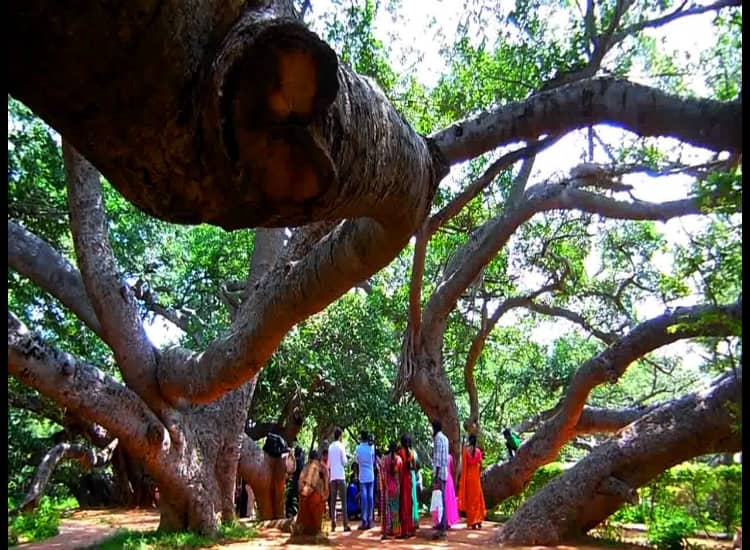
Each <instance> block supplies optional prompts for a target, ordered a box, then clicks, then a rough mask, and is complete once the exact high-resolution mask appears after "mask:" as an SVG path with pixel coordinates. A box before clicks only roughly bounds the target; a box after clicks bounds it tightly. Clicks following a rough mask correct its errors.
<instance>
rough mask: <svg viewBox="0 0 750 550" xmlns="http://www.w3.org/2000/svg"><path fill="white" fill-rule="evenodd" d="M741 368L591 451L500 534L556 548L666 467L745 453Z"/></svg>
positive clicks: (512, 540)
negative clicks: (716, 455)
mask: <svg viewBox="0 0 750 550" xmlns="http://www.w3.org/2000/svg"><path fill="white" fill-rule="evenodd" d="M741 410H742V371H741V370H739V371H738V372H737V375H736V376H735V375H734V374H733V373H728V374H726V375H724V376H723V377H722V378H721V379H720V380H718V381H717V382H716V383H714V384H713V385H712V386H711V387H710V388H709V389H708V390H705V391H702V392H697V393H693V394H690V395H686V396H685V397H683V398H681V399H677V400H675V401H672V402H669V403H667V404H665V405H663V406H661V407H658V408H657V409H655V410H654V411H652V412H650V413H649V414H647V415H644V416H643V417H642V418H640V419H639V420H637V421H636V422H634V423H632V424H630V425H629V426H627V427H626V428H625V429H623V430H622V431H621V432H620V433H619V435H618V436H617V437H616V438H615V439H612V440H610V441H608V442H607V443H604V444H603V445H599V446H598V447H596V448H595V449H594V450H593V451H592V452H591V454H589V455H588V456H587V457H586V458H584V459H583V460H581V461H580V462H579V463H578V464H576V465H575V466H574V467H573V468H571V469H569V470H567V471H566V472H564V473H563V474H561V475H560V476H559V477H557V478H555V479H554V480H552V481H551V482H549V483H548V484H547V485H545V486H544V488H542V489H541V490H539V491H538V492H537V493H535V494H534V495H533V496H532V497H531V498H529V499H528V500H527V501H526V502H524V503H523V504H522V505H521V507H520V508H519V509H518V510H517V511H516V513H515V514H514V516H513V517H512V518H511V519H510V521H508V522H507V523H506V524H505V525H504V526H503V527H502V528H501V529H500V531H499V533H498V537H497V540H498V541H499V542H502V543H503V544H511V545H545V546H553V545H557V544H561V543H562V542H563V541H564V540H566V539H570V538H571V537H575V536H577V535H581V534H583V533H585V532H587V531H588V530H590V529H592V528H593V527H595V526H596V525H598V524H599V523H601V522H602V521H603V520H604V519H606V518H607V517H608V516H609V515H611V514H612V513H613V512H614V511H616V510H617V509H618V508H619V507H620V506H622V505H623V504H624V503H626V502H631V503H632V502H635V501H637V498H638V496H637V492H636V490H637V489H638V488H639V487H642V486H643V485H645V484H647V483H649V482H650V481H651V480H652V479H654V478H655V477H657V476H658V475H659V474H661V473H662V472H663V471H664V470H666V469H667V468H670V467H672V466H674V465H676V464H679V463H681V462H684V461H685V460H689V459H691V458H693V457H696V456H700V455H703V454H707V453H717V452H737V451H739V450H740V449H741V448H742V433H741V430H740V422H741V416H740V412H739V411H741Z"/></svg>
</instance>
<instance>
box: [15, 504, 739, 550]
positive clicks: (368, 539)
mask: <svg viewBox="0 0 750 550" xmlns="http://www.w3.org/2000/svg"><path fill="white" fill-rule="evenodd" d="M242 521H243V522H247V523H248V524H250V523H251V522H249V521H248V520H242ZM429 522H430V520H429V518H423V519H422V522H421V526H420V529H419V530H418V531H417V536H416V537H414V538H411V539H407V540H398V539H395V540H394V539H389V540H385V541H381V540H380V529H379V528H376V529H371V530H369V531H358V530H357V529H353V530H352V531H350V532H348V533H344V532H343V531H341V528H340V527H339V529H337V530H336V531H334V532H333V533H329V534H328V542H327V544H318V545H312V544H291V543H290V542H289V538H290V535H289V534H288V533H284V532H282V531H280V530H279V529H274V528H262V529H259V530H258V536H257V537H256V538H255V539H253V540H251V541H247V542H238V543H233V544H224V545H216V546H213V547H212V548H214V549H231V550H241V549H258V548H284V549H288V550H297V549H302V548H307V549H310V548H321V547H322V548H329V547H330V548H347V549H350V550H364V549H367V548H373V547H380V546H382V547H384V548H389V549H392V550H406V549H409V550H428V549H433V548H435V549H436V548H457V549H469V548H475V547H477V546H483V545H487V544H489V543H491V541H492V536H493V534H494V531H495V529H496V528H497V527H499V526H500V525H501V524H499V523H493V522H485V523H483V525H482V529H481V530H480V531H474V530H471V529H467V528H466V524H465V523H459V524H457V525H455V526H454V527H453V528H452V529H450V530H449V531H448V536H447V539H444V540H440V541H435V540H431V538H430V535H431V534H432V528H431V527H430V525H429ZM158 525H159V513H158V511H156V510H127V509H111V508H110V509H104V510H77V511H75V512H73V514H72V515H71V517H69V518H65V519H63V520H62V523H61V525H60V534H59V535H57V536H55V537H53V538H50V539H47V540H45V541H42V542H37V543H31V544H21V545H19V546H17V547H16V548H18V549H19V550H42V549H44V550H74V549H76V548H84V547H87V546H91V545H93V544H96V543H97V542H98V541H100V540H102V539H104V538H106V537H108V536H110V535H112V534H114V533H115V532H116V531H117V530H118V529H133V530H139V531H150V530H153V529H156V527H157V526H158ZM639 542H640V541H639ZM722 546H723V545H722ZM629 547H630V548H640V549H642V548H644V547H643V546H636V545H632V546H629ZM729 547H731V543H729ZM504 548H505V549H508V550H510V547H504ZM531 548H533V549H536V550H538V549H541V548H542V547H531ZM544 548H545V550H551V548H557V549H559V550H604V549H605V548H607V547H606V546H604V545H603V544H602V545H598V544H595V543H592V544H591V545H575V546H557V547H544ZM621 548H628V545H623V546H622V547H621ZM526 550H528V547H527V549H526Z"/></svg>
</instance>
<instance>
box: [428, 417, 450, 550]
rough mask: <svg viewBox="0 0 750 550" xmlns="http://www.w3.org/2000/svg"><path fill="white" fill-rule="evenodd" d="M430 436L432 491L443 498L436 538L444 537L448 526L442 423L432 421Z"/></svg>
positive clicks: (444, 447)
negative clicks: (434, 490)
mask: <svg viewBox="0 0 750 550" xmlns="http://www.w3.org/2000/svg"><path fill="white" fill-rule="evenodd" d="M432 435H433V437H434V440H433V442H434V445H435V447H434V450H433V454H432V466H433V471H432V479H433V487H432V488H433V489H440V491H441V492H442V494H441V496H442V497H443V513H442V516H441V517H440V521H439V522H438V524H437V533H436V535H437V538H444V537H445V530H446V529H447V528H448V524H447V522H446V518H445V483H446V480H447V477H448V452H449V451H448V438H447V437H446V436H445V434H444V433H443V423H442V422H440V420H438V419H435V420H433V421H432Z"/></svg>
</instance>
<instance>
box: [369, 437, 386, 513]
mask: <svg viewBox="0 0 750 550" xmlns="http://www.w3.org/2000/svg"><path fill="white" fill-rule="evenodd" d="M370 437H372V436H370ZM373 447H375V467H374V470H375V490H374V491H373V500H374V501H375V508H376V510H377V512H378V522H381V521H382V519H383V499H382V494H383V491H382V490H381V488H380V487H381V485H382V477H381V475H380V461H381V460H383V453H382V452H381V451H380V449H379V448H378V447H376V446H375V445H374V442H373ZM372 517H373V521H374V520H375V514H374V513H373V515H372Z"/></svg>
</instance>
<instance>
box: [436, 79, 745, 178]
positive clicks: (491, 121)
mask: <svg viewBox="0 0 750 550" xmlns="http://www.w3.org/2000/svg"><path fill="white" fill-rule="evenodd" d="M741 113H742V101H734V102H729V103H726V102H720V101H713V100H709V99H682V98H679V97H677V96H674V95H670V94H667V93H664V92H662V91H659V90H656V89H654V88H649V87H647V86H641V85H639V84H634V83H632V82H627V81H625V80H620V79H616V78H593V79H589V80H583V81H581V82H576V83H573V84H569V85H567V86H563V87H561V88H556V89H554V90H550V91H547V92H542V93H538V94H535V95H533V96H531V97H530V98H529V99H527V100H525V101H519V102H515V103H510V104H508V105H503V106H500V107H497V108H495V109H493V110H491V111H485V112H483V113H480V114H478V115H476V116H475V117H473V118H470V119H467V120H463V121H460V122H456V123H455V124H453V125H451V126H450V127H448V128H446V129H444V130H440V131H439V132H436V133H435V134H433V135H432V136H431V137H432V138H433V139H434V140H435V143H436V144H437V146H438V147H439V148H440V150H441V151H442V152H443V154H444V155H445V157H446V158H447V159H448V160H449V161H450V162H451V164H453V163H455V162H460V161H462V160H467V159H470V158H473V157H475V156H477V155H478V154H480V153H483V152H484V151H488V150H490V149H492V148H494V147H497V146H498V145H501V144H503V143H509V142H512V141H517V140H521V139H536V138H537V136H540V135H543V134H552V133H557V132H559V131H561V130H564V131H569V130H572V129H574V128H583V127H586V126H591V125H593V124H598V123H610V124H613V125H616V126H620V127H622V128H625V129H627V130H631V131H633V132H636V133H637V134H639V135H641V136H656V135H659V136H672V137H676V138H678V139H680V140H683V141H686V142H688V143H692V144H693V145H697V146H701V147H707V148H709V149H714V150H730V151H734V150H739V151H741V150H742V131H741V125H739V124H737V120H740V117H741Z"/></svg>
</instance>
